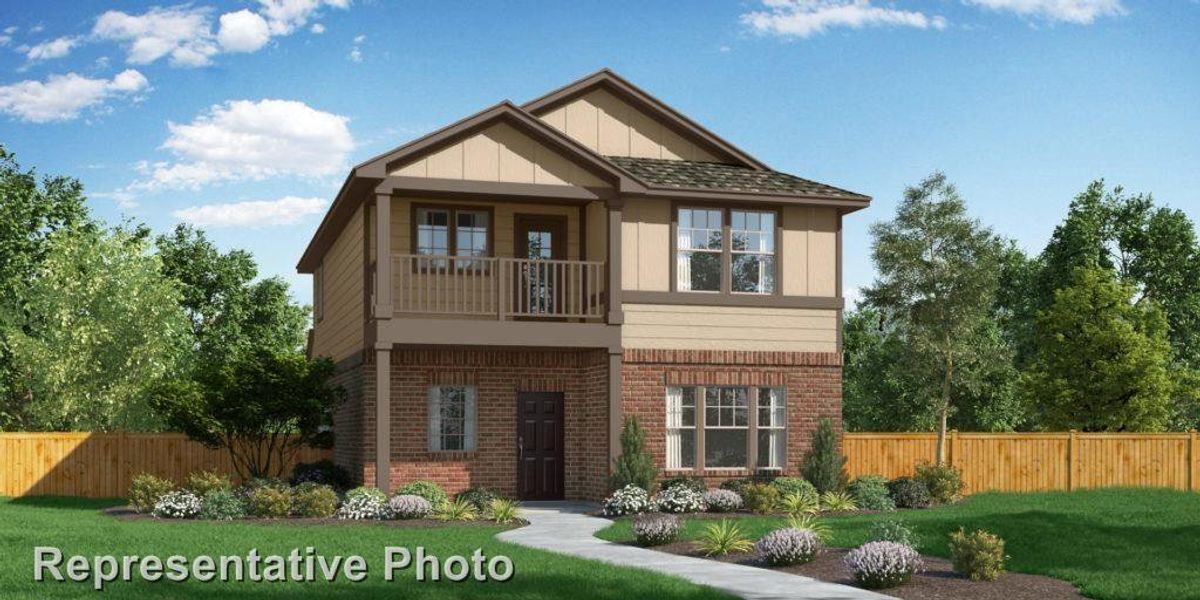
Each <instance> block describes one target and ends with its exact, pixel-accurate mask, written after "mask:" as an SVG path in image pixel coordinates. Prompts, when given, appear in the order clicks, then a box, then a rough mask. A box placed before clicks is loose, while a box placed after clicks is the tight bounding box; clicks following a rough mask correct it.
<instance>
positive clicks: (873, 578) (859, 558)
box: [844, 542, 924, 589]
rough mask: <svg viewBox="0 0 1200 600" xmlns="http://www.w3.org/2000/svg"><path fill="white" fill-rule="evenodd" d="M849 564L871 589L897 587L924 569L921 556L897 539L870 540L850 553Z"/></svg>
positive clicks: (865, 585)
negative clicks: (888, 540) (893, 540)
mask: <svg viewBox="0 0 1200 600" xmlns="http://www.w3.org/2000/svg"><path fill="white" fill-rule="evenodd" d="M844 560H845V563H846V566H847V567H849V568H850V571H851V572H852V573H854V579H855V580H856V581H858V583H859V585H861V586H863V587H865V588H868V589H881V588H890V587H896V586H898V585H900V584H903V583H906V582H908V580H909V579H912V576H913V573H918V572H920V571H921V570H922V569H924V563H923V562H922V561H921V555H920V554H917V551H916V550H913V549H912V547H911V546H905V545H904V544H899V543H896V542H867V543H865V544H863V545H861V546H859V547H857V548H855V549H853V550H851V551H850V552H848V553H847V554H846V558H845V559H844Z"/></svg>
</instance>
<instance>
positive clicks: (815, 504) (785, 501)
mask: <svg viewBox="0 0 1200 600" xmlns="http://www.w3.org/2000/svg"><path fill="white" fill-rule="evenodd" d="M779 509H780V510H782V511H783V514H785V515H788V516H790V517H798V516H800V515H806V514H812V513H815V512H820V510H821V503H820V500H819V499H818V497H817V495H816V493H815V492H814V493H813V494H798V493H791V494H785V495H784V496H783V498H781V499H780V500H779Z"/></svg>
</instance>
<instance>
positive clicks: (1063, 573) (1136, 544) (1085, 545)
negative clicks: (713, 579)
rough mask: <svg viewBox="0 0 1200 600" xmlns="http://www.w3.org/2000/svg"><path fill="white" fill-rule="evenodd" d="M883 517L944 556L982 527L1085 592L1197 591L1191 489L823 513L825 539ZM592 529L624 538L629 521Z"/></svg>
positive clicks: (855, 535)
mask: <svg viewBox="0 0 1200 600" xmlns="http://www.w3.org/2000/svg"><path fill="white" fill-rule="evenodd" d="M888 517H899V518H901V519H903V520H904V521H906V522H907V523H909V524H910V525H912V526H913V528H914V529H916V530H917V532H918V533H920V535H921V537H922V539H923V541H924V543H923V546H922V548H921V551H922V552H924V553H927V554H932V555H936V556H943V557H947V556H949V549H948V548H947V535H949V533H950V532H951V531H954V530H957V529H958V527H959V526H960V525H961V526H965V527H967V528H968V529H974V528H984V529H987V530H989V531H992V532H994V533H996V534H999V535H1000V536H1001V537H1003V538H1004V539H1005V540H1006V542H1007V546H1006V550H1007V552H1008V554H1009V555H1010V556H1011V557H1012V558H1011V560H1010V562H1009V569H1010V570H1012V571H1020V572H1024V573H1033V574H1038V575H1049V576H1051V577H1057V578H1059V579H1064V580H1066V581H1070V582H1071V583H1074V584H1075V585H1076V586H1077V587H1078V588H1079V590H1080V591H1081V592H1082V593H1083V594H1084V595H1086V596H1088V597H1090V598H1097V599H1103V600H1117V599H1121V600H1135V599H1137V600H1142V599H1144V600H1172V599H1185V598H1194V599H1200V494H1195V493H1191V494H1189V493H1185V492H1175V491H1170V490H1150V489H1130V488H1115V489H1104V490H1091V491H1080V492H1046V493H1031V494H1013V493H987V494H977V495H974V496H971V497H970V498H968V499H967V500H965V501H963V502H962V503H960V504H956V505H953V506H947V507H942V508H935V509H929V510H917V511H899V512H896V513H888V514H883V515H854V516H847V517H834V516H829V517H825V520H826V521H827V522H828V523H829V524H830V526H831V528H832V529H833V537H832V539H831V542H830V543H831V545H833V546H838V547H853V546H857V545H859V544H861V543H862V542H864V541H865V540H866V539H867V534H868V531H869V528H870V524H871V522H873V521H875V520H878V519H880V518H888ZM711 522H712V521H700V520H692V521H689V522H687V524H686V525H685V527H684V529H683V531H682V532H681V538H683V539H695V538H696V537H698V536H699V535H700V533H701V532H702V531H703V529H704V526H705V525H706V524H707V523H711ZM739 522H740V523H741V526H742V529H743V531H745V533H746V534H747V535H748V536H750V537H751V538H754V539H757V538H758V537H760V536H762V535H763V534H765V533H767V532H768V531H771V530H772V529H776V528H778V527H781V526H783V525H784V519H781V518H777V517H753V516H750V517H740V518H739ZM597 535H598V536H599V537H601V538H604V539H608V540H617V541H626V540H630V539H632V535H631V533H630V530H629V520H628V519H622V520H620V521H618V522H617V523H615V524H614V525H612V526H611V527H608V528H606V529H604V530H602V531H600V532H599V533H598V534H597Z"/></svg>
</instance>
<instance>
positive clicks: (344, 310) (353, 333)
mask: <svg viewBox="0 0 1200 600" xmlns="http://www.w3.org/2000/svg"><path fill="white" fill-rule="evenodd" d="M320 274H321V277H322V283H323V285H322V286H321V287H322V292H323V294H324V310H323V318H321V319H320V320H319V321H317V322H316V323H315V324H314V325H313V347H312V353H313V356H328V357H330V358H332V359H334V360H335V361H339V360H342V359H344V358H346V357H349V356H351V355H353V354H355V353H358V352H361V351H362V346H363V209H362V208H359V209H358V210H356V211H355V212H354V216H353V217H351V218H350V222H349V223H347V224H346V227H345V228H344V229H343V230H342V232H341V234H340V235H339V236H338V238H337V240H335V241H334V242H333V245H332V246H331V247H330V248H329V252H327V253H326V254H325V257H324V258H323V259H322V261H321V267H320Z"/></svg>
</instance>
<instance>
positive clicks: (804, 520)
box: [788, 513, 833, 542]
mask: <svg viewBox="0 0 1200 600" xmlns="http://www.w3.org/2000/svg"><path fill="white" fill-rule="evenodd" d="M788 527H790V528H792V529H804V530H806V531H811V532H813V533H815V534H816V535H817V538H818V539H820V540H821V541H822V542H824V541H826V540H828V539H829V536H831V535H833V530H832V529H830V528H829V524H828V523H826V522H825V521H822V520H821V517H818V516H817V515H814V514H812V513H809V514H804V515H800V516H797V517H791V518H789V519H788Z"/></svg>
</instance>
